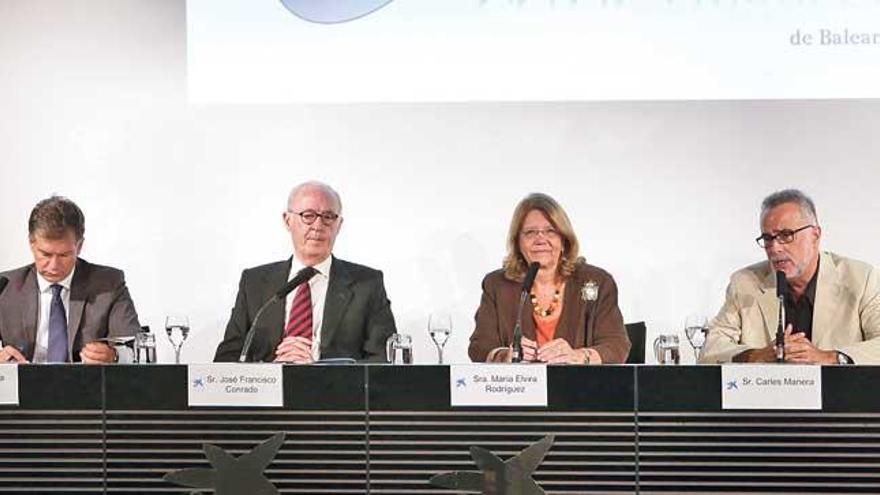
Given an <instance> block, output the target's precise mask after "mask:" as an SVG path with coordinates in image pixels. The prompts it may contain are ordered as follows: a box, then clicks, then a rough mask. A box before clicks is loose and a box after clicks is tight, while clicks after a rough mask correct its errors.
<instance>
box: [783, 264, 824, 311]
mask: <svg viewBox="0 0 880 495" xmlns="http://www.w3.org/2000/svg"><path fill="white" fill-rule="evenodd" d="M818 281H819V265H818V264H817V265H816V273H814V274H813V278H811V279H810V281H809V282H807V288H806V289H804V295H803V296H801V299H800V300H801V301H804V300H806V301H807V302H809V303H810V306H812V307H815V306H816V285H818ZM788 301H789V303H790V304H795V301H794V294H792V293H791V292H789V293H788Z"/></svg>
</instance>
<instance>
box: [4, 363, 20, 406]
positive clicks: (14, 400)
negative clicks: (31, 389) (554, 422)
mask: <svg viewBox="0 0 880 495" xmlns="http://www.w3.org/2000/svg"><path fill="white" fill-rule="evenodd" d="M0 404H6V405H9V404H12V405H14V406H17V405H18V365H17V364H0Z"/></svg>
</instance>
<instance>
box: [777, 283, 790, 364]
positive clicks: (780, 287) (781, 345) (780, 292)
mask: <svg viewBox="0 0 880 495" xmlns="http://www.w3.org/2000/svg"><path fill="white" fill-rule="evenodd" d="M788 291H789V289H788V280H786V279H785V272H783V271H781V270H780V271H778V272H776V298H777V299H779V324H778V325H777V326H776V362H777V363H782V362H784V361H785V296H786V295H787V294H788Z"/></svg>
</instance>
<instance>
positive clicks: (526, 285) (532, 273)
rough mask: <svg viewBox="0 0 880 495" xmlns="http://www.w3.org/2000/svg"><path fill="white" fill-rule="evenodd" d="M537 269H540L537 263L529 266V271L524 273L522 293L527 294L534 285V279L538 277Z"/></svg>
mask: <svg viewBox="0 0 880 495" xmlns="http://www.w3.org/2000/svg"><path fill="white" fill-rule="evenodd" d="M538 268H541V265H540V264H538V262H537V261H535V262H533V263H532V264H531V265H529V271H527V272H526V277H525V278H524V279H523V284H522V290H523V292H529V291H530V290H532V284H534V283H535V277H537V276H538Z"/></svg>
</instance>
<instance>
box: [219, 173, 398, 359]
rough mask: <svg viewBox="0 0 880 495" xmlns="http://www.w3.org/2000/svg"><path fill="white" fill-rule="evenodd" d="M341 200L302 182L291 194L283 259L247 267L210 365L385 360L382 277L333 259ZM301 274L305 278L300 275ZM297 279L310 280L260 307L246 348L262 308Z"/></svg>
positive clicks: (386, 306) (389, 330)
mask: <svg viewBox="0 0 880 495" xmlns="http://www.w3.org/2000/svg"><path fill="white" fill-rule="evenodd" d="M341 214H342V201H341V199H340V197H339V194H338V193H337V192H336V191H335V190H333V188H331V187H330V186H328V185H326V184H322V183H320V182H306V183H304V184H300V185H298V186H296V187H294V188H293V190H291V191H290V195H289V196H288V201H287V209H286V211H285V212H284V214H283V219H284V225H285V228H286V229H287V231H288V232H290V237H291V241H292V242H293V256H292V257H290V258H288V259H287V260H285V261H279V262H276V263H270V264H268V265H262V266H258V267H256V268H250V269H248V270H245V271H244V272H243V273H242V275H241V282H240V283H239V288H238V296H237V297H236V300H235V307H234V308H233V309H232V316H231V318H230V319H229V324H228V325H227V326H226V334H225V336H224V338H223V341H222V342H221V343H220V345H219V346H218V347H217V352H216V354H215V356H214V360H215V361H236V360H239V359H240V357H241V355H242V354H246V356H245V357H246V359H247V360H250V361H276V362H291V363H301V364H304V363H311V362H313V361H317V360H319V359H333V358H351V359H355V360H358V361H384V360H385V341H386V340H387V339H388V337H389V336H390V335H391V334H393V333H394V332H395V327H394V316H393V315H392V313H391V303H390V302H389V301H388V297H387V296H386V294H385V284H384V282H383V278H382V272H380V271H378V270H374V269H372V268H368V267H366V266H363V265H358V264H355V263H350V262H347V261H343V260H341V259H339V258H336V257H334V256H333V244H334V243H335V242H336V236H337V235H338V234H339V229H340V228H341V227H342V216H341ZM303 275H305V276H303ZM295 277H302V278H303V279H306V280H307V281H306V282H305V283H302V284H301V285H299V287H297V288H296V289H295V290H293V291H290V293H289V294H287V295H286V296H282V297H285V300H284V304H281V302H280V301H279V302H278V303H277V304H269V305H267V306H266V307H265V309H264V311H263V313H262V315H261V316H260V319H259V321H258V323H257V325H256V326H255V328H254V332H253V340H252V343H251V345H250V348H249V349H246V352H245V353H242V349H243V348H245V341H246V338H247V334H248V330H249V329H250V327H251V326H252V325H253V324H254V321H255V320H256V318H257V315H258V314H259V311H260V309H261V308H262V307H263V305H264V303H266V302H267V301H269V300H270V299H272V297H273V295H275V294H277V293H278V291H279V290H280V289H281V288H282V287H284V286H285V285H287V284H288V282H289V281H291V280H292V279H294V278H295Z"/></svg>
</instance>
